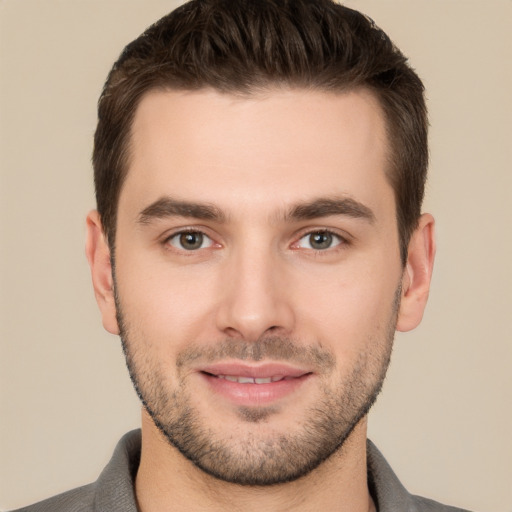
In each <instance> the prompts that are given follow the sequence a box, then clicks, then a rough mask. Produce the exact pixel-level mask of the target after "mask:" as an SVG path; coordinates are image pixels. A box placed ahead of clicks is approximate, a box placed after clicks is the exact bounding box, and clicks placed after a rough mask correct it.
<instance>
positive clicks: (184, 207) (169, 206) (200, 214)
mask: <svg viewBox="0 0 512 512" xmlns="http://www.w3.org/2000/svg"><path fill="white" fill-rule="evenodd" d="M167 217H192V218H195V219H202V220H214V221H217V222H224V221H225V219H226V216H225V215H224V213H223V212H222V211H221V210H220V209H219V208H217V207H216V206H214V205H211V204H208V203H195V202H191V201H180V200H177V199H173V198H172V197H168V196H166V197H161V198H160V199H158V200H156V201H155V202H154V203H151V204H150V205H149V206H147V207H146V208H144V210H142V211H141V212H140V213H139V215H138V218H137V222H138V223H139V224H149V223H150V222H151V221H152V220H155V219H165V218H167Z"/></svg>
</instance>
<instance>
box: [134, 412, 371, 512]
mask: <svg viewBox="0 0 512 512" xmlns="http://www.w3.org/2000/svg"><path fill="white" fill-rule="evenodd" d="M135 492H136V496H137V502H138V506H139V510H140V511H141V512H155V511H158V512H166V511H171V510H172V511H173V512H181V511H187V512H195V511H199V510H209V511H212V512H216V511H224V510H232V511H233V512H238V511H244V512H253V511H254V512H256V511H257V512H259V511H260V510H268V511H272V512H280V511H285V510H294V511H295V512H305V511H313V510H315V511H316V510H333V511H334V510H336V511H340V512H343V511H347V512H348V511H350V512H368V511H371V510H374V508H373V502H372V500H371V497H370V494H369V491H368V484H367V476H366V418H363V420H362V421H360V422H359V424H358V425H357V426H356V427H355V429H354V430H353V431H352V433H351V434H350V436H349V437H348V438H347V440H346V441H345V443H344V444H343V447H342V448H341V449H340V450H338V451H337V452H336V453H335V454H333V455H332V456H331V457H330V458H329V459H328V460H326V461H325V462H323V463H322V464H321V465H320V466H319V467H318V468H316V469H315V470H313V471H312V472H310V473H309V474H308V475H306V476H304V477H302V478H300V479H298V480H296V481H294V482H288V483H285V484H280V485H273V486H266V487H251V486H241V485H237V484H231V483H227V482H223V481H220V480H218V479H216V478H214V477H212V476H210V475H208V474H206V473H204V472H203V471H202V470H200V469H199V468H197V467H196V466H195V465H194V464H193V463H192V462H190V461H189V460H188V459H186V458H185V457H184V456H183V455H182V454H181V453H180V452H179V451H178V450H177V449H176V448H174V447H173V446H171V445H170V444H169V443H168V441H167V440H166V439H165V438H164V436H163V435H162V434H161V432H160V431H159V430H158V429H157V428H156V426H155V424H154V423H153V421H152V420H151V418H150V417H149V416H148V415H147V413H146V412H143V414H142V452H141V461H140V466H139V470H138V473H137V477H136V482H135Z"/></svg>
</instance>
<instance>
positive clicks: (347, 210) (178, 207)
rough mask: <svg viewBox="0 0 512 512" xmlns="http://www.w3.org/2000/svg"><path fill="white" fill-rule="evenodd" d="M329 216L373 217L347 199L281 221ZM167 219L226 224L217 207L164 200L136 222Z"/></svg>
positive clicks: (321, 202) (315, 204)
mask: <svg viewBox="0 0 512 512" xmlns="http://www.w3.org/2000/svg"><path fill="white" fill-rule="evenodd" d="M332 215H345V216H347V217H352V218H355V219H363V220H366V221H368V222H370V223H371V224H373V223H374V222H375V215H374V213H373V212H372V210H371V209H370V208H368V206H365V205H364V204H362V203H360V202H359V201H356V200H355V199H352V198H350V197H342V198H340V197H335V198H329V197H327V198H317V199H314V200H312V201H308V202H305V203H299V204H296V205H294V206H292V207H291V208H290V209H289V210H288V211H287V212H286V213H285V215H284V220H285V221H288V220H293V221H300V220H312V219H316V218H321V217H329V216H332ZM167 217H191V218H195V219H201V220H210V221H216V222H225V221H226V215H225V214H224V212H222V210H220V209H219V208H218V207H217V206H215V205H212V204H208V203H196V202H192V201H181V200H177V199H173V198H172V197H169V196H165V197H161V198H160V199H157V200H156V201H155V202H154V203H151V204H150V205H149V206H147V207H146V208H144V210H142V211H141V212H140V213H139V215H138V218H137V222H138V223H139V224H149V223H150V222H151V221H153V220H155V219H165V218H167Z"/></svg>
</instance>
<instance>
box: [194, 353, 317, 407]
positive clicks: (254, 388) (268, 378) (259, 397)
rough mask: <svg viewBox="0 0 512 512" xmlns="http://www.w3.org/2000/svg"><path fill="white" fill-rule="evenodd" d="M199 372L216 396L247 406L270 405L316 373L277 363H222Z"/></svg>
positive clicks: (293, 390) (290, 392)
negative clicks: (257, 364)
mask: <svg viewBox="0 0 512 512" xmlns="http://www.w3.org/2000/svg"><path fill="white" fill-rule="evenodd" d="M198 373H199V375H200V376H201V377H202V378H203V380H204V381H205V382H206V384H207V385H208V387H209V389H210V390H211V391H212V392H213V393H214V394H215V395H217V396H221V397H223V398H224V399H227V400H228V401H230V402H232V403H234V404H236V405H243V406H246V407H251V406H261V405H269V404H271V403H273V402H276V401H278V400H281V399H283V398H285V397H287V396H289V395H292V394H293V393H295V392H296V391H297V390H298V388H299V387H301V386H302V385H304V383H305V382H306V381H308V380H310V378H311V377H312V376H313V372H311V371H309V370H307V369H303V368H297V367H293V366H289V365H283V364H276V363H266V364H263V365H259V366H251V365H246V364H239V363H222V364H215V365H211V366H208V367H205V368H201V369H199V370H198Z"/></svg>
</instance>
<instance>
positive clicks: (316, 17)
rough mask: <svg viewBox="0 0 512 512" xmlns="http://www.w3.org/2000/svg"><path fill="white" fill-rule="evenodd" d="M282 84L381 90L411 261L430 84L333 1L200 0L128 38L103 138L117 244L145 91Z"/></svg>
mask: <svg viewBox="0 0 512 512" xmlns="http://www.w3.org/2000/svg"><path fill="white" fill-rule="evenodd" d="M273 85H284V86H290V87H299V88H308V89H314V90H320V91H332V92H339V91H346V90H350V89H354V88H361V87H362V88H367V89H368V90H370V91H372V92H373V93H374V94H375V95H376V97H377V99H378V100H379V102H380V105H381V107H382V109H383V112H384V115H385V119H386V126H387V133H388V139H389V142H390V166H389V169H388V172H387V177H388V180H389V182H390V184H391V186H392V187H393V190H394V194H395V199H396V215H397V224H398V232H399V237H400V252H401V257H402V262H403V263H405V261H406V259H407V247H408V243H409V239H410V236H411V233H412V231H413V230H414V229H415V227H416V226H417V222H418V218H419V216H420V213H421V203H422V201H423V194H424V188H425V179H426V172H427V164H428V147H427V127H428V122H427V113H426V106H425V100H424V97H423V92H424V91H423V84H422V82H421V80H420V79H419V78H418V76H417V74H416V73H415V72H414V70H413V69H412V68H411V67H410V66H409V65H408V64H407V59H406V58H405V57H404V55H403V54H402V53H401V52H400V50H398V48H396V46H394V45H393V43H392V42H391V41H390V39H389V37H388V36H387V35H386V34H385V33H384V32H383V31H382V30H380V29H379V28H378V27H377V26H376V25H375V24H374V23H373V22H372V20H370V19H369V18H367V17H366V16H364V15H362V14H361V13H359V12H357V11H354V10H352V9H349V8H347V7H344V6H342V5H339V4H337V3H335V2H333V1H331V0H191V1H189V2H187V3H185V4H184V5H182V6H181V7H179V8H177V9H176V10H174V11H172V12H171V13H170V14H168V15H167V16H165V17H163V18H162V19H160V20H159V21H158V22H156V23H155V24H154V25H152V26H151V27H149V28H148V29H147V30H146V31H145V32H144V33H143V34H142V35H141V36H140V37H138V38H137V39H135V40H134V41H133V42H131V43H130V44H129V45H128V46H126V48H125V49H124V51H123V52H122V54H121V56H120V57H119V59H118V60H117V62H116V63H115V64H114V66H113V68H112V70H111V72H110V74H109V76H108V78H107V81H106V83H105V86H104V89H103V92H102V95H101V97H100V100H99V104H98V126H97V129H96V134H95V138H94V153H93V165H94V180H95V187H96V200H97V206H98V211H99V213H100V216H101V219H102V224H103V229H104V232H105V235H106V236H107V239H108V240H109V244H110V246H111V248H112V249H113V247H114V240H115V228H116V213H117V204H118V200H119V194H120V191H121V188H122V185H123V181H124V179H125V177H126V172H127V168H128V164H129V142H130V129H131V125H132V121H133V117H134V114H135V111H136V109H137V106H138V104H139V102H140V100H141V98H142V96H143V95H144V94H145V93H147V92H148V91H149V90H153V89H156V88H163V89H166V88H168V89H178V90H183V89H184V90H198V89H202V88H207V87H208V88H213V89H216V90H218V91H221V92H226V93H243V94H250V93H253V92H257V91H258V90H264V89H268V88H269V87H271V86H273Z"/></svg>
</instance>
